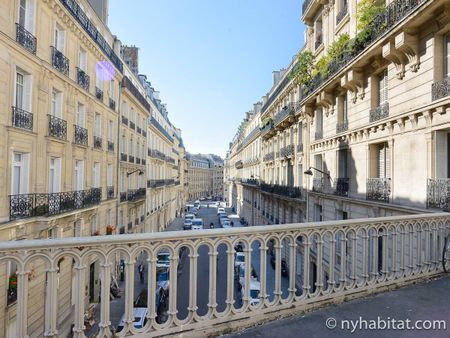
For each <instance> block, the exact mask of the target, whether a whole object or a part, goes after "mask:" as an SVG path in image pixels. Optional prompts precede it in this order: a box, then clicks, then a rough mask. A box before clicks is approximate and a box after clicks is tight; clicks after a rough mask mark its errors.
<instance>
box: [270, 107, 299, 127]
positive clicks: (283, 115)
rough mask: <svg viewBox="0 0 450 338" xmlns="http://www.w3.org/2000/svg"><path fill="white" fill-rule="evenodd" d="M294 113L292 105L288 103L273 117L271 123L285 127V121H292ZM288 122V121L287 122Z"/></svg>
mask: <svg viewBox="0 0 450 338" xmlns="http://www.w3.org/2000/svg"><path fill="white" fill-rule="evenodd" d="M294 115H295V111H294V107H293V105H288V106H286V107H284V108H283V109H281V110H280V111H279V112H278V113H277V114H276V115H275V117H274V119H273V124H274V126H275V127H281V128H283V127H285V125H286V123H285V122H286V121H288V122H293V117H294ZM287 124H289V123H287Z"/></svg>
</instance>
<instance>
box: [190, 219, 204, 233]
mask: <svg viewBox="0 0 450 338" xmlns="http://www.w3.org/2000/svg"><path fill="white" fill-rule="evenodd" d="M192 230H203V219H201V218H194V219H193V220H192Z"/></svg>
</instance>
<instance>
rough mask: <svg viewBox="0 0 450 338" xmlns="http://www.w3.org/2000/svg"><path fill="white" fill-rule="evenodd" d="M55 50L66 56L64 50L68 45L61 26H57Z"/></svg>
mask: <svg viewBox="0 0 450 338" xmlns="http://www.w3.org/2000/svg"><path fill="white" fill-rule="evenodd" d="M53 42H54V44H55V48H56V49H57V50H58V51H60V52H61V53H63V54H64V48H65V45H66V33H65V32H64V30H63V29H62V27H61V26H60V25H59V24H56V25H55V36H54V41H53Z"/></svg>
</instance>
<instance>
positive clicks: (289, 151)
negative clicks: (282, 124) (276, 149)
mask: <svg viewBox="0 0 450 338" xmlns="http://www.w3.org/2000/svg"><path fill="white" fill-rule="evenodd" d="M294 149H295V147H294V145H293V144H289V145H287V146H285V147H283V148H281V149H280V156H281V157H284V158H287V157H290V156H294Z"/></svg>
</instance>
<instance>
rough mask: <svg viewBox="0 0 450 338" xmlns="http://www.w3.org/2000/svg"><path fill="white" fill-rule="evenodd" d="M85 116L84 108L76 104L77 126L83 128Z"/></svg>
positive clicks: (82, 105) (80, 104)
mask: <svg viewBox="0 0 450 338" xmlns="http://www.w3.org/2000/svg"><path fill="white" fill-rule="evenodd" d="M85 115H86V107H85V106H84V104H82V103H78V107H77V113H76V124H77V126H79V127H83V128H84V123H85Z"/></svg>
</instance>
